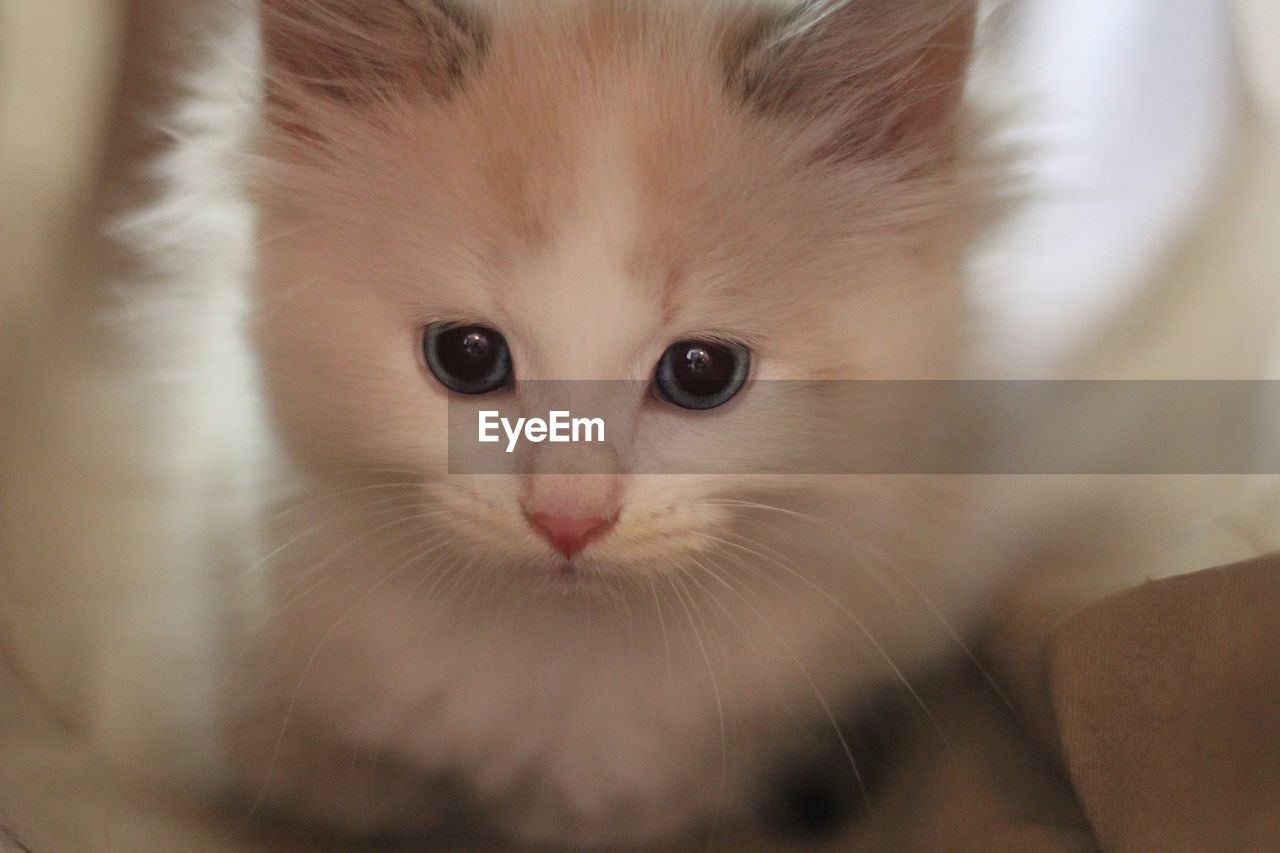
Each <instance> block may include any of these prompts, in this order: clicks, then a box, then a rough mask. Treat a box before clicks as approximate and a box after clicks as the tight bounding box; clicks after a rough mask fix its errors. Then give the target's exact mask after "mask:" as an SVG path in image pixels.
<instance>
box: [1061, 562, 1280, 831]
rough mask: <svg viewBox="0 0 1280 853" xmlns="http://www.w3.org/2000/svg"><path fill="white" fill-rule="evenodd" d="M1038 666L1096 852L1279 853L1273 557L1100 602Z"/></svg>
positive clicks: (1278, 626) (1277, 613)
mask: <svg viewBox="0 0 1280 853" xmlns="http://www.w3.org/2000/svg"><path fill="white" fill-rule="evenodd" d="M1047 657H1048V661H1049V673H1050V681H1051V685H1052V694H1053V705H1054V709H1055V711H1056V714H1057V719H1058V725H1059V737H1060V742H1061V748H1062V753H1063V755H1064V760H1065V763H1066V770H1067V773H1068V775H1069V776H1070V778H1071V781H1072V783H1073V784H1074V786H1075V790H1076V793H1077V796H1078V797H1079V799H1080V802H1081V803H1082V804H1083V807H1084V810H1085V813H1086V814H1087V815H1088V817H1089V820H1090V822H1091V824H1092V825H1093V828H1094V831H1095V832H1096V834H1097V836H1098V839H1099V840H1100V842H1101V843H1102V845H1103V846H1104V847H1105V848H1106V849H1108V850H1114V851H1149V850H1203V851H1213V850H1223V851H1227V850H1232V851H1237V850H1260V851H1261V850H1271V851H1274V850H1280V558H1276V557H1273V558H1271V559H1269V560H1261V561H1256V562H1253V563H1248V564H1243V565H1239V566H1234V567H1230V568H1226V569H1218V570H1214V571H1209V572H1202V573H1199V574H1196V575H1191V576H1187V577H1181V578H1175V579H1172V580H1167V581H1163V582H1160V583H1156V584H1150V585H1148V586H1145V587H1143V588H1141V589H1137V590H1133V591H1131V592H1128V593H1125V594H1123V595H1120V596H1116V597H1114V598H1111V599H1109V600H1107V601H1105V602H1103V603H1101V604H1099V605H1097V606H1095V607H1092V608H1089V609H1088V610H1087V611H1086V612H1084V613H1081V614H1079V615H1078V616H1076V617H1075V618H1073V619H1072V620H1070V622H1069V623H1068V624H1066V625H1065V626H1064V627H1063V628H1062V629H1061V630H1060V631H1058V632H1057V634H1056V635H1055V636H1054V637H1053V639H1052V641H1051V643H1050V644H1049V647H1048V649H1047Z"/></svg>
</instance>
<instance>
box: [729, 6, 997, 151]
mask: <svg viewBox="0 0 1280 853" xmlns="http://www.w3.org/2000/svg"><path fill="white" fill-rule="evenodd" d="M976 21H977V2H976V0H897V2H896V3H895V4H888V3H885V4H875V3H864V2H849V3H845V2H838V0H820V2H814V3H812V4H811V6H810V7H809V12H808V15H807V16H806V15H802V16H800V18H799V19H798V20H797V21H796V22H795V23H794V24H793V26H792V27H791V29H790V31H788V32H784V33H783V34H782V37H781V38H777V37H774V38H768V37H766V38H765V40H764V44H763V45H762V49H761V50H760V51H759V52H758V53H757V54H756V55H755V56H749V57H748V58H747V59H746V60H745V61H744V66H745V67H744V69H743V71H742V72H741V76H742V77H743V79H744V81H745V83H746V86H747V89H748V92H749V94H750V95H751V97H752V98H753V99H755V100H756V101H758V102H759V103H760V104H761V105H762V106H763V107H765V108H766V109H768V110H771V111H789V112H796V113H801V114H808V115H809V116H811V117H812V118H813V119H814V120H815V121H819V122H823V123H826V124H830V125H832V126H833V131H832V136H831V138H830V139H829V140H828V142H827V144H826V145H824V146H823V147H822V149H821V150H820V151H819V152H818V153H817V159H823V160H832V159H834V160H840V159H849V158H855V157H856V158H872V157H880V156H887V155H890V154H892V153H894V152H901V151H904V150H911V149H915V150H927V151H934V152H940V151H943V150H946V149H947V148H948V147H949V143H950V141H951V136H952V129H953V126H954V119H955V117H956V114H957V112H958V107H959V104H960V101H961V96H962V94H963V92H964V83H965V76H966V72H967V70H968V66H969V59H970V56H971V54H972V47H973V38H974V29H975V26H976Z"/></svg>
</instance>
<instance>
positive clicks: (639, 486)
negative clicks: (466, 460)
mask: <svg viewBox="0 0 1280 853" xmlns="http://www.w3.org/2000/svg"><path fill="white" fill-rule="evenodd" d="M269 5H270V4H269ZM276 5H277V6H281V7H283V8H284V10H285V12H288V11H289V8H288V7H289V6H290V5H291V4H289V3H279V4H276ZM330 5H331V6H333V7H334V8H335V9H339V10H340V9H341V7H342V6H343V4H342V3H331V4H330ZM687 5H693V4H687ZM392 6H394V7H396V8H397V9H399V11H400V12H403V11H404V8H405V6H401V4H389V5H388V7H387V8H388V9H389V8H390V7H392ZM406 6H414V8H415V9H417V11H418V13H419V14H421V13H422V9H423V8H426V7H430V8H431V9H433V10H434V9H436V7H433V6H430V4H418V5H415V4H406ZM512 6H518V7H519V9H518V10H517V9H513V8H511V7H512ZM464 8H465V11H466V14H467V16H468V17H467V20H468V22H469V23H468V24H467V25H466V27H461V26H460V25H458V24H457V20H456V15H457V14H458V13H457V12H456V11H454V12H452V13H451V14H450V15H449V16H444V17H429V18H428V21H429V24H430V26H428V27H426V28H424V29H423V30H422V32H420V33H419V34H418V37H419V38H421V39H422V44H421V49H422V50H424V51H430V50H436V51H443V52H445V53H448V54H449V55H448V57H447V59H448V61H445V62H443V63H440V62H437V66H438V67H436V66H432V67H423V68H412V69H401V70H400V71H397V70H396V69H394V68H393V69H390V70H388V69H387V68H385V67H381V66H379V68H378V69H377V70H378V74H377V75H376V79H371V78H370V76H369V74H368V72H367V71H365V72H362V71H361V69H360V67H359V63H355V64H354V65H353V64H351V63H348V65H347V66H344V67H343V68H342V69H337V70H336V71H334V73H340V74H345V75H348V76H347V77H345V78H344V79H345V80H346V81H347V83H348V84H349V85H348V86H347V88H345V89H343V94H342V96H341V97H335V96H334V94H333V92H332V91H331V89H332V87H328V89H326V90H324V91H317V90H315V89H307V88H306V87H305V85H302V84H299V83H297V81H293V82H291V81H290V79H289V78H288V69H289V68H291V67H292V66H290V65H289V63H288V62H285V61H283V60H279V61H278V62H277V65H276V66H275V71H276V73H277V75H279V76H278V78H277V85H278V87H279V89H278V91H276V92H275V93H274V94H273V97H274V98H275V99H276V100H275V101H274V103H275V104H276V107H277V108H278V109H282V110H283V109H285V108H283V107H280V104H287V114H286V115H285V117H283V118H282V117H281V116H280V115H277V116H276V117H275V121H274V126H273V133H272V136H271V139H270V140H269V142H268V152H269V153H270V154H271V155H272V159H273V162H272V164H271V165H270V166H269V167H268V169H267V172H266V174H265V176H264V184H263V186H264V188H265V192H266V195H267V197H268V198H269V202H268V203H267V205H266V207H265V210H264V220H263V235H262V236H263V239H264V244H263V249H262V272H261V278H260V293H259V297H260V315H261V319H260V322H259V324H258V326H257V341H258V345H259V349H260V351H261V353H262V357H263V360H264V364H265V372H266V375H267V377H268V380H269V384H270V386H271V387H270V390H271V394H272V400H273V405H274V409H275V413H276V417H277V419H278V422H279V424H280V427H281V432H282V434H283V435H284V436H286V437H287V439H288V441H289V442H290V444H291V445H292V447H293V449H294V450H295V452H296V454H297V456H298V457H299V459H300V460H301V461H302V463H303V464H304V466H305V467H306V468H307V469H308V470H309V471H310V472H311V473H312V474H313V475H314V476H316V477H317V479H319V480H321V481H335V482H342V481H344V480H347V479H351V478H352V477H355V478H359V477H361V476H368V477H374V476H377V472H396V473H395V474H394V476H395V477H398V478H400V479H404V478H406V477H407V478H410V479H412V480H413V481H415V482H420V483H421V495H422V503H423V507H424V512H425V513H427V514H429V515H430V517H431V519H432V524H433V525H439V526H442V527H443V528H445V529H447V530H449V531H450V532H451V534H453V535H454V536H455V538H456V540H457V541H460V542H465V543H466V547H467V548H468V549H469V550H471V551H473V552H474V553H475V554H476V555H477V556H478V557H479V558H480V563H481V564H501V565H503V566H507V567H509V566H520V567H523V569H525V570H527V571H528V572H529V573H530V574H531V576H535V577H536V576H538V573H546V572H547V571H549V570H552V571H554V570H557V569H564V568H565V566H566V564H567V563H568V562H569V561H568V558H566V557H565V556H564V554H563V553H560V552H558V551H557V549H556V547H554V546H553V541H550V540H549V537H548V536H546V535H545V534H546V531H545V529H542V526H541V525H540V524H539V523H537V521H536V519H538V518H539V517H548V516H549V517H552V518H556V519H576V520H596V521H599V522H602V524H600V525H599V527H600V529H599V530H598V531H596V533H597V534H598V535H593V536H592V537H591V540H590V542H589V543H588V544H586V546H585V548H583V549H582V550H581V553H578V554H576V555H575V556H574V558H573V561H572V565H573V566H574V568H575V570H581V571H582V572H585V573H591V572H596V573H604V574H615V575H622V576H631V575H640V576H643V575H646V574H650V573H659V572H664V571H668V570H670V569H671V567H673V566H677V565H679V562H680V559H681V557H682V556H685V555H689V554H692V553H696V552H699V551H702V550H706V549H707V548H708V547H709V545H713V544H714V542H715V537H717V536H719V535H720V534H721V532H722V529H721V528H722V526H723V525H724V524H726V523H727V518H728V517H727V515H726V512H725V509H724V505H723V504H721V503H718V501H719V500H721V499H739V498H744V497H749V496H752V495H756V496H758V495H760V494H762V493H764V494H794V493H796V492H811V493H812V494H814V495H818V496H821V495H824V494H826V493H827V492H829V491H830V490H831V488H832V485H831V483H830V482H828V480H827V479H826V478H804V477H800V476H790V477H786V476H783V477H773V478H770V477H764V476H710V475H705V476H695V475H686V476H676V475H665V476H663V475H652V474H645V475H639V474H638V471H643V470H657V471H680V470H682V469H688V468H690V465H689V464H687V463H688V461H689V460H698V459H705V458H709V457H716V456H717V455H720V456H723V455H725V454H733V453H735V452H743V451H742V450H741V448H753V449H754V450H753V451H752V452H755V453H779V452H783V450H782V449H783V448H784V447H785V445H786V444H787V443H788V442H796V441H814V440H818V437H820V436H822V435H823V434H826V433H829V432H830V431H831V430H832V429H833V428H835V427H836V425H838V424H839V423H840V418H841V413H840V412H838V411H835V410H824V409H823V408H822V406H821V405H820V404H818V403H814V402H812V401H810V402H811V404H810V405H808V406H803V407H800V408H799V409H798V410H796V411H789V412H788V411H781V410H779V407H778V406H777V405H776V404H775V405H770V404H769V403H768V402H767V395H762V394H759V393H753V391H754V390H755V389H756V388H757V387H759V383H761V382H768V381H769V380H773V379H814V380H816V379H858V378H886V377H892V378H916V377H936V376H945V375H947V373H948V371H949V370H950V369H951V368H952V366H953V364H954V358H955V329H956V324H957V319H958V301H959V293H958V288H957V287H956V285H955V276H954V270H953V266H954V256H955V253H956V248H957V236H956V229H955V225H954V222H953V221H952V217H951V214H952V213H953V212H954V205H955V202H956V199H957V197H958V194H959V190H958V184H957V183H956V179H955V176H954V175H953V174H952V171H951V169H950V160H949V157H950V150H949V148H948V146H947V145H945V144H943V143H942V142H940V141H939V140H941V139H942V138H943V137H944V136H945V133H946V132H949V127H947V126H946V123H945V122H944V121H941V120H939V121H938V122H937V123H936V124H933V123H930V122H926V121H925V120H924V118H928V115H926V116H924V117H923V118H922V117H921V116H920V115H917V114H915V113H912V112H911V111H910V110H908V109H906V108H903V109H898V110H888V109H886V108H885V107H884V105H883V103H880V102H875V99H874V98H871V97H870V96H866V98H865V100H866V101H867V103H866V104H862V105H860V106H858V110H861V111H862V112H861V113H857V111H854V112H851V113H850V115H851V116H852V118H850V117H847V116H843V114H842V113H840V111H839V110H836V109H834V107H832V108H829V109H827V110H825V111H824V112H822V113H820V114H814V113H812V112H810V111H808V110H807V108H806V104H805V103H803V102H797V103H789V102H786V101H782V100H779V99H780V96H779V91H781V90H786V89H787V87H788V86H791V87H792V88H793V89H794V90H795V92H796V93H798V94H796V95H795V98H797V99H798V98H801V96H803V95H805V94H806V93H807V94H808V95H814V94H815V92H817V91H818V90H820V88H821V85H823V84H825V83H826V82H829V81H827V78H825V77H821V76H820V77H819V78H818V79H817V80H816V81H815V80H810V79H809V77H811V76H812V75H814V74H815V69H814V67H813V65H812V63H813V61H814V57H810V56H806V55H804V54H803V53H801V54H799V55H797V56H794V57H791V56H788V55H786V52H785V51H786V50H791V51H795V50H797V48H795V47H794V46H793V45H791V44H790V42H785V41H784V42H780V44H782V45H783V48H785V50H783V52H782V53H781V55H775V54H776V53H777V51H776V50H773V49H772V46H771V41H772V40H775V39H778V38H780V36H781V34H782V33H783V32H784V31H783V30H782V29H780V28H783V27H785V22H783V21H776V20H774V19H773V18H771V17H769V16H768V15H767V14H764V13H762V12H761V10H760V8H759V7H752V6H745V5H735V4H707V6H706V7H704V8H701V9H692V8H684V5H676V4H664V3H634V4H613V3H608V4H601V3H564V2H561V3H528V4H502V5H498V4H491V5H484V4H481V5H480V6H479V7H464ZM437 11H438V10H437ZM766 11H767V10H766ZM335 14H338V13H335ZM271 21H272V19H270V18H268V26H271ZM762 22H763V23H769V22H772V23H773V26H763V25H762ZM330 23H332V21H330ZM347 24H348V25H349V26H351V27H361V26H363V27H368V26H370V22H369V21H368V20H366V19H363V18H362V17H361V16H359V15H357V16H355V17H354V18H352V19H351V20H349V21H347ZM401 29H403V27H402V28H401ZM822 32H823V31H821V30H820V31H818V33H817V35H821V34H822ZM342 33H343V34H345V35H348V36H349V35H350V32H348V31H345V30H343V31H342ZM330 37H331V38H338V37H339V36H338V34H337V33H330ZM399 37H403V33H400V36H399ZM808 37H809V38H814V39H815V40H816V36H815V34H809V36H808ZM268 45H269V48H270V45H271V41H270V39H269V40H268ZM854 47H856V45H852V46H851V45H847V44H845V45H842V49H852V48H854ZM286 49H287V48H286ZM780 50H781V48H780ZM405 53H406V55H409V56H412V55H414V53H413V51H412V50H408V49H406V51H405ZM433 55H435V56H436V58H437V59H439V54H433ZM269 61H270V55H269ZM788 63H791V64H790V65H789V64H788ZM890 64H891V63H889V64H886V62H881V63H880V65H881V66H882V67H888V66H889V65H890ZM774 65H778V66H779V67H778V68H775V67H773V66H774ZM792 65H794V66H796V67H798V68H799V69H801V70H802V71H803V72H804V74H803V75H800V76H795V75H792ZM269 67H270V66H269ZM868 67H872V66H868ZM331 70H332V69H331ZM859 73H861V74H863V75H864V76H865V75H866V74H869V73H870V72H869V71H867V70H866V69H860V71H859ZM884 73H885V74H887V73H888V72H887V71H886V72H884ZM805 75H808V76H805ZM854 76H855V77H856V76H857V75H856V74H855V75H854ZM316 78H317V74H316V71H315V69H311V71H310V76H309V78H308V79H311V80H314V79H316ZM388 78H391V79H392V80H393V84H388V83H387V79H388ZM366 85H367V86H371V87H378V88H377V89H376V91H377V92H378V95H377V96H376V97H374V96H367V93H365V91H364V90H363V89H360V88H358V87H360V86H366ZM861 86H862V88H861V89H860V90H859V93H860V94H864V95H865V91H864V90H870V89H871V88H872V82H871V81H870V80H867V81H864V82H862V84H861ZM352 91H356V92H357V93H360V96H359V97H353V96H352V95H351V94H350V93H351V92H352ZM370 91H374V90H370ZM759 91H763V92H768V93H769V94H770V97H771V98H772V99H773V100H772V101H770V102H768V103H764V102H760V101H759V100H758V99H757V98H755V96H754V95H753V94H752V93H753V92H759ZM930 109H938V108H937V107H936V106H934V107H931V108H930ZM930 115H931V114H930ZM904 116H907V117H908V118H909V119H910V120H909V121H908V120H907V118H904ZM850 124H852V125H854V129H855V130H857V133H851V132H850V129H849V127H848V126H847V125H850ZM872 130H877V132H875V133H873V132H871V131H872ZM886 139H890V140H892V141H893V142H892V145H893V147H891V148H886V147H885V146H886V144H887V143H886V142H885V140H886ZM438 323H459V324H477V325H480V326H484V327H487V328H491V329H495V330H498V331H499V332H500V333H501V334H502V336H503V337H504V338H505V340H506V342H507V344H508V345H509V348H510V352H511V356H512V360H513V366H514V373H515V377H516V384H515V387H514V389H510V390H506V391H501V392H498V393H501V394H506V395H514V396H515V397H516V398H517V399H519V398H520V397H521V395H522V394H526V393H528V392H529V389H531V388H532V387H533V385H532V384H525V385H522V383H529V381H530V380H586V379H590V380H600V379H612V380H631V381H632V382H631V383H628V384H627V386H626V387H628V388H629V389H631V390H630V391H629V392H628V393H630V398H629V399H623V400H620V401H619V402H618V410H617V411H618V414H617V415H615V416H614V417H613V418H611V419H610V422H609V423H610V428H611V429H613V430H615V431H616V432H620V433H622V435H623V436H624V438H623V439H622V441H623V442H624V444H625V451H626V452H625V453H624V454H623V455H622V456H618V457H614V458H595V459H592V460H590V463H589V467H588V470H589V471H590V472H591V473H588V474H580V475H573V474H562V473H557V474H538V473H536V472H537V471H538V470H539V469H540V467H542V466H540V463H539V460H538V458H537V453H535V454H534V456H533V458H532V459H531V461H530V462H529V467H528V469H527V473H523V474H518V475H492V476H470V477H468V476H458V475H454V476H447V475H446V474H445V471H446V469H447V460H448V447H447V441H448V431H447V421H448V407H449V402H448V400H449V392H448V391H447V390H446V389H445V388H444V387H443V386H442V385H441V384H440V382H439V381H437V379H436V378H435V377H433V376H432V375H431V373H430V371H429V370H427V369H425V367H424V364H423V361H422V334H423V330H424V329H426V328H428V327H430V326H432V325H433V324H438ZM682 340H724V341H729V342H733V343H735V344H738V345H741V346H742V347H744V348H746V349H748V350H749V351H750V353H751V364H752V374H751V381H750V382H749V383H748V385H747V386H746V387H745V389H744V390H743V391H742V392H741V393H740V394H739V395H738V396H737V397H736V398H735V399H734V400H733V402H732V404H731V405H727V406H725V407H723V408H722V409H718V410H716V411H714V412H695V411H689V410H684V409H681V408H678V407H676V406H673V405H670V404H669V403H664V402H661V401H659V400H656V399H654V398H653V396H652V395H650V394H648V393H647V392H646V390H645V385H646V384H647V383H648V382H649V381H650V380H651V379H652V377H653V375H654V371H655V367H656V365H657V364H658V362H659V360H660V358H661V357H662V355H663V352H664V350H665V349H666V348H667V347H668V346H670V345H671V344H672V343H673V342H676V341H682ZM533 384H536V383H533ZM481 402H482V400H479V399H478V400H477V402H476V408H477V409H478V408H481V407H482V405H481ZM527 402H529V403H530V405H532V402H533V401H527ZM455 405H457V403H455ZM761 436H770V440H768V441H762V440H761ZM602 452H605V453H607V452H608V451H602ZM622 459H625V460H626V461H625V462H623V461H621V460H622ZM742 461H743V465H742V467H743V470H759V468H760V467H761V466H760V464H759V463H762V462H764V461H765V460H761V459H749V458H748V459H743V460H742ZM692 467H694V468H696V467H697V466H696V465H694V466H692ZM547 470H553V469H552V468H550V467H547ZM876 490H877V495H878V497H877V500H878V501H879V502H880V503H881V505H882V511H883V510H884V508H885V506H884V505H885V504H886V502H885V501H884V493H883V489H882V487H881V486H879V485H878V486H876ZM839 491H841V493H842V494H843V495H844V499H846V500H847V499H848V495H847V491H848V486H847V485H845V486H841V487H840V489H839ZM855 491H856V490H855ZM896 503H897V502H895V501H893V500H890V501H888V502H887V506H889V507H892V506H894V505H895V504H896ZM562 550H563V549H562Z"/></svg>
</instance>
